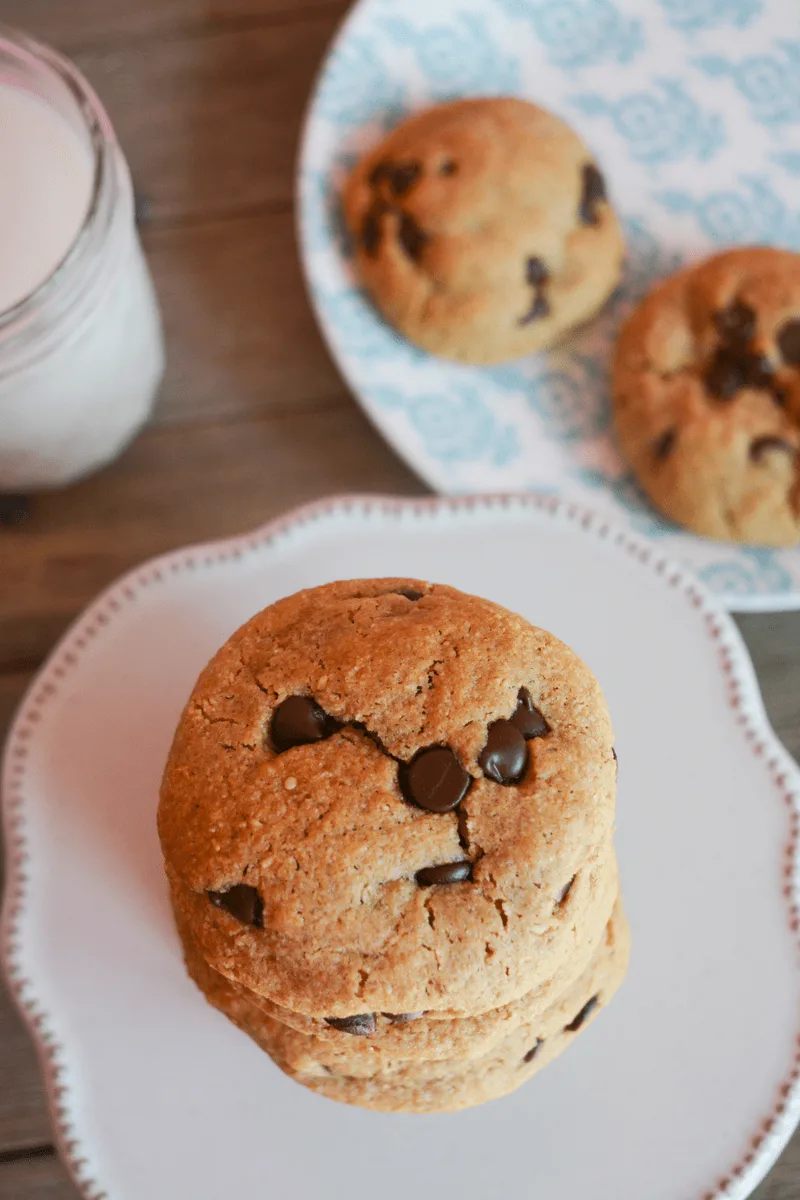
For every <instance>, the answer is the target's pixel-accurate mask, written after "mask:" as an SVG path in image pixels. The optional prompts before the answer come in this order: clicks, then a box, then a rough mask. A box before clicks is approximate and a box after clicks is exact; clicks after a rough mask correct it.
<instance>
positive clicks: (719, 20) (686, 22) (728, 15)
mask: <svg viewBox="0 0 800 1200" xmlns="http://www.w3.org/2000/svg"><path fill="white" fill-rule="evenodd" d="M658 3H659V4H660V5H661V7H662V9H663V10H664V16H665V17H666V18H667V21H668V23H669V24H670V25H671V26H672V27H673V29H680V30H681V31H682V32H683V33H700V32H702V31H703V30H705V29H716V28H718V27H719V26H720V25H733V26H735V27H737V28H738V29H744V28H746V27H747V26H748V25H750V24H751V23H752V21H754V20H755V18H756V17H757V16H758V15H759V13H760V12H761V11H762V3H761V0H658Z"/></svg>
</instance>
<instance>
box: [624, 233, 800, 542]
mask: <svg viewBox="0 0 800 1200" xmlns="http://www.w3.org/2000/svg"><path fill="white" fill-rule="evenodd" d="M613 388H614V408H615V421H616V427H617V432H618V434H619V439H620V442H621V443H622V447H623V450H624V451H625V453H626V454H627V456H628V458H629V459H630V461H631V464H632V465H633V468H634V470H635V471H636V473H637V474H638V476H639V478H640V479H641V481H642V484H643V486H644V488H645V489H646V491H647V492H648V494H649V495H650V497H651V498H652V500H653V501H654V503H655V504H657V505H658V507H659V508H661V509H662V510H663V511H664V512H665V513H666V514H667V515H668V516H670V517H672V518H673V520H675V521H677V522H679V523H680V524H681V525H686V526H687V527H688V528H689V529H693V530H694V531H695V532H696V533H700V534H704V535H705V536H706V537H711V538H718V539H721V540H725V541H736V542H745V543H751V544H753V545H766V546H791V545H795V544H796V543H797V542H798V541H800V474H799V473H798V450H799V449H800V428H799V427H800V255H798V254H792V253H790V252H789V251H787V250H773V249H768V248H764V247H760V248H759V247H752V248H746V249H742V250H730V251H728V252H726V253H724V254H719V255H717V256H716V257H714V258H711V259H709V260H708V261H707V262H704V263H701V264H700V265H699V266H696V267H692V268H689V269H687V270H683V271H680V272H678V274H677V275H673V276H672V277H671V278H670V279H668V280H667V281H666V282H665V283H663V284H661V285H660V286H658V287H657V288H656V289H655V290H654V291H653V292H651V293H650V295H649V296H648V297H647V298H646V299H645V301H644V302H643V304H641V305H640V307H639V308H638V309H637V310H636V312H635V313H634V314H633V316H632V317H631V318H630V320H629V321H628V322H627V324H626V325H625V327H624V329H623V330H622V333H621V334H620V337H619V341H618V343H617V347H616V351H615V356H614V364H613Z"/></svg>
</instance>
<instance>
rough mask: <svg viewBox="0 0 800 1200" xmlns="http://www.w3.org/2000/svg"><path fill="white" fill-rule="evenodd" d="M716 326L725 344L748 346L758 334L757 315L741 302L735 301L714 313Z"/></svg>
mask: <svg viewBox="0 0 800 1200" xmlns="http://www.w3.org/2000/svg"><path fill="white" fill-rule="evenodd" d="M714 324H715V325H716V327H717V332H718V333H719V335H720V337H721V338H722V340H723V341H724V342H730V343H734V344H737V345H746V344H747V343H748V342H750V341H752V339H753V338H754V337H755V334H756V314H755V313H754V312H753V310H752V308H750V306H749V305H747V304H743V303H742V301H741V300H734V301H733V303H732V304H729V305H728V307H727V308H721V309H720V310H719V312H716V313H714Z"/></svg>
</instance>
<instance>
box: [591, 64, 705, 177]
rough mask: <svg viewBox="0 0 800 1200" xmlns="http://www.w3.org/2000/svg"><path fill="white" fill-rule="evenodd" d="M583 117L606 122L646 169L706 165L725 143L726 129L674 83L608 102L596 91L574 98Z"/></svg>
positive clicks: (662, 83) (658, 84) (660, 83)
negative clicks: (689, 161)
mask: <svg viewBox="0 0 800 1200" xmlns="http://www.w3.org/2000/svg"><path fill="white" fill-rule="evenodd" d="M572 103H573V105H574V106H575V108H576V109H578V111H579V112H581V113H583V114H584V115H585V116H586V117H587V118H590V119H591V118H596V117H608V118H610V119H611V121H612V123H613V125H614V128H615V129H616V131H617V133H618V134H619V135H620V137H622V138H624V139H625V141H626V142H627V144H628V149H629V151H630V154H631V157H632V158H634V159H635V160H636V161H637V162H641V163H645V164H646V165H647V166H659V165H661V164H662V163H671V162H679V161H680V160H681V159H684V158H697V159H699V160H700V161H701V162H708V161H709V159H712V158H713V157H714V155H715V154H716V153H717V151H718V150H719V149H720V148H721V147H722V146H723V145H724V144H725V126H724V123H723V121H722V118H721V117H720V116H719V115H718V114H717V113H706V112H704V111H703V109H702V108H701V107H700V105H699V104H698V103H697V102H696V101H695V100H694V99H693V98H692V97H691V96H690V95H689V93H688V92H687V91H686V88H685V86H684V85H683V84H682V83H681V82H680V80H677V79H657V80H656V81H655V87H654V88H653V90H652V91H647V92H644V91H642V92H631V93H629V94H628V95H627V96H623V97H622V98H621V99H620V100H610V99H608V98H606V97H605V96H603V95H600V94H598V93H597V92H584V93H581V94H579V95H576V96H573V97H572Z"/></svg>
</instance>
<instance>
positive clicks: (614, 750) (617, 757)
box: [611, 746, 619, 776]
mask: <svg viewBox="0 0 800 1200" xmlns="http://www.w3.org/2000/svg"><path fill="white" fill-rule="evenodd" d="M611 753H612V754H613V756H614V764H615V766H616V768H617V776H619V755H618V754H617V751H616V749H615V748H614V747H613V746H612V747H611Z"/></svg>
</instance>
